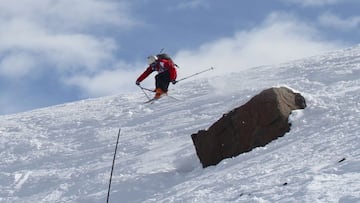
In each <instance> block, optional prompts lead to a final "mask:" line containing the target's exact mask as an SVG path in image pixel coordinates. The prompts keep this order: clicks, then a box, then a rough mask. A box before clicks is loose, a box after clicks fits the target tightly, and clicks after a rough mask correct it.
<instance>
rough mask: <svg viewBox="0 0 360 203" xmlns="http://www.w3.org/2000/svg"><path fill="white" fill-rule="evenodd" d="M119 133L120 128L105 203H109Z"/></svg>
mask: <svg viewBox="0 0 360 203" xmlns="http://www.w3.org/2000/svg"><path fill="white" fill-rule="evenodd" d="M120 131H121V128H119V133H118V136H117V140H116V146H115V152H114V158H113V162H112V166H111V173H110V181H109V189H108V194H107V199H106V202H107V203H109V198H110V188H111V179H112V175H113V171H114V165H115V158H116V151H117V146H118V143H119V137H120Z"/></svg>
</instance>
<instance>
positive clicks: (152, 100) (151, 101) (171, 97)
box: [144, 94, 184, 104]
mask: <svg viewBox="0 0 360 203" xmlns="http://www.w3.org/2000/svg"><path fill="white" fill-rule="evenodd" d="M163 97H169V98H170V99H172V100H175V101H184V100H183V99H179V98H176V97H173V96H170V95H168V94H167V95H163V96H161V97H160V98H152V99H149V100H147V101H145V102H144V104H153V103H154V102H155V101H157V100H159V99H161V98H163Z"/></svg>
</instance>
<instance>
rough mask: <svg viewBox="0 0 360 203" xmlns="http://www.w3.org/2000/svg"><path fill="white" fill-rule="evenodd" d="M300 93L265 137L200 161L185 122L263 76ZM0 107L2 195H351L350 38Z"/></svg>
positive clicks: (195, 121) (62, 198) (355, 121)
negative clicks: (285, 119) (155, 90)
mask: <svg viewBox="0 0 360 203" xmlns="http://www.w3.org/2000/svg"><path fill="white" fill-rule="evenodd" d="M272 86H287V87H290V88H292V89H294V90H295V91H297V92H300V93H301V94H302V95H303V96H304V97H305V98H306V101H307V105H308V107H307V108H306V109H305V110H301V111H294V112H293V114H292V116H291V120H292V124H293V125H292V129H291V131H290V132H289V133H287V134H286V135H285V136H284V137H281V138H279V139H277V140H275V141H273V142H272V143H270V144H269V145H267V146H266V147H261V148H257V149H255V150H253V151H251V152H249V153H245V154H242V155H240V156H238V157H235V158H232V159H226V160H224V161H222V162H221V163H220V164H218V165H217V166H211V167H208V168H206V169H203V168H202V167H201V164H200V163H199V160H198V158H197V157H196V152H195V148H194V146H193V144H192V140H191V137H190V136H191V134H192V133H195V132H197V131H198V130H200V129H205V128H208V127H209V126H210V125H211V124H212V123H213V122H215V121H216V120H217V119H219V118H220V117H221V116H222V114H223V113H226V112H228V111H230V110H231V109H233V108H234V107H237V106H240V105H242V104H244V103H246V102H247V101H248V100H249V99H250V98H251V97H253V96H254V95H256V94H258V93H259V92H260V91H262V90H263V89H265V88H269V87H272ZM170 94H171V95H172V96H174V97H176V98H178V99H181V101H178V100H174V99H173V98H170V97H165V98H163V99H161V100H160V101H158V102H157V103H155V104H143V103H142V102H143V101H145V100H146V98H145V96H144V94H143V93H142V92H141V91H139V92H138V93H134V94H127V95H115V96H110V97H104V98H98V99H88V100H83V101H79V102H75V103H68V104H63V105H58V106H53V107H49V108H43V109H38V110H34V111H29V112H24V113H20V114H14V115H5V116H0V143H1V144H0V202H6V203H7V202H83V203H89V202H106V196H107V189H108V184H109V176H110V170H111V165H112V158H113V154H114V149H115V144H116V138H117V134H118V131H119V128H121V134H120V140H119V145H118V150H117V157H116V163H115V168H114V174H113V179H112V187H111V196H110V202H360V136H359V134H360V127H359V126H360V102H359V101H360V46H356V47H352V48H348V49H345V50H340V51H336V52H331V53H328V54H325V55H321V56H314V57H311V58H307V59H303V60H298V61H292V62H289V63H285V64H280V65H274V66H262V67H255V68H252V69H250V70H246V71H244V72H238V73H233V74H231V75H225V76H218V77H212V78H207V79H196V80H188V81H183V82H180V83H178V84H177V85H176V86H172V87H171V89H170Z"/></svg>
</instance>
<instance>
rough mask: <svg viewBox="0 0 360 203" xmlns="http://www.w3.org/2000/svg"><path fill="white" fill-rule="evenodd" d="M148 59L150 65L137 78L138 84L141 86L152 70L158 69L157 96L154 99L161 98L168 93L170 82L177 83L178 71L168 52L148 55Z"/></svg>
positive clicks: (156, 80) (156, 77)
mask: <svg viewBox="0 0 360 203" xmlns="http://www.w3.org/2000/svg"><path fill="white" fill-rule="evenodd" d="M147 61H148V64H149V66H148V67H147V68H146V70H145V71H144V72H143V73H142V74H141V75H140V76H139V77H138V79H137V80H136V82H135V83H136V85H138V86H140V82H142V81H143V80H144V79H145V78H147V77H148V76H149V75H150V74H151V73H152V72H154V71H157V72H158V74H157V75H156V76H155V87H156V89H155V91H154V92H155V96H154V99H159V98H160V97H161V96H162V95H163V94H167V91H168V87H169V84H170V82H171V83H172V84H174V85H175V84H176V82H177V81H176V77H177V72H176V68H175V64H174V62H173V61H172V60H171V58H170V57H168V55H167V54H159V55H157V56H148V57H147Z"/></svg>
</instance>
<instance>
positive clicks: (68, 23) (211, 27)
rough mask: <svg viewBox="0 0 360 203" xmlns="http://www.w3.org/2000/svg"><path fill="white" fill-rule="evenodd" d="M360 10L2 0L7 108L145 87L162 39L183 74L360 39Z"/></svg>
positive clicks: (229, 68) (3, 109)
mask: <svg viewBox="0 0 360 203" xmlns="http://www.w3.org/2000/svg"><path fill="white" fill-rule="evenodd" d="M359 10H360V2H359V1H357V0H270V1H265V0H243V1H238V0H223V1H218V0H188V1H186V0H101V1H100V0H17V1H7V0H0V91H1V95H0V114H10V113H17V112H22V111H27V110H31V109H35V108H41V107H46V106H51V105H56V104H62V103H65V102H72V101H77V100H81V99H85V98H93V97H101V96H106V95H113V94H123V93H131V92H134V91H139V89H138V88H137V87H136V86H135V79H136V78H137V76H138V75H139V74H140V73H141V72H142V71H143V70H144V68H145V67H146V57H147V56H148V55H150V54H154V53H155V54H156V53H157V52H159V51H160V50H161V49H162V48H165V52H167V53H169V54H171V55H172V56H173V57H174V59H175V61H176V63H177V64H179V65H180V69H178V72H179V78H181V77H184V76H186V75H189V74H192V73H194V72H196V71H200V70H202V69H204V68H209V67H211V66H214V67H215V68H216V69H215V71H213V72H212V73H211V75H219V74H228V73H231V72H237V71H246V69H248V68H251V67H254V66H259V65H267V64H277V63H282V62H287V61H290V60H295V59H300V58H303V57H307V56H312V55H317V54H321V53H325V52H329V51H332V50H337V49H341V48H345V47H350V46H354V45H357V44H359V34H360V13H359ZM153 76H154V75H152V76H150V77H149V78H148V79H147V80H145V81H144V85H145V86H147V87H152V86H153ZM206 76H210V74H207V75H206ZM174 88H176V86H175V87H174ZM194 88H196V87H194ZM229 88H231V87H229Z"/></svg>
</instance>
